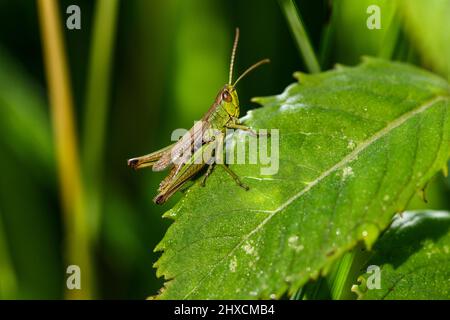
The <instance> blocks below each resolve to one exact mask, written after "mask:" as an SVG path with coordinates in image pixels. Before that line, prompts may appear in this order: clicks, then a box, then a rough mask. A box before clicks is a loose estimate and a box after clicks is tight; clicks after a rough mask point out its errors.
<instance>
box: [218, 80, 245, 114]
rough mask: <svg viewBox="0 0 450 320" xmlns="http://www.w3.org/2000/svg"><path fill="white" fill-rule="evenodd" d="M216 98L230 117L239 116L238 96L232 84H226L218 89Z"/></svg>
mask: <svg viewBox="0 0 450 320" xmlns="http://www.w3.org/2000/svg"><path fill="white" fill-rule="evenodd" d="M218 98H219V101H220V104H221V105H222V108H223V109H224V110H225V111H226V112H227V113H228V114H229V115H230V116H231V117H235V118H238V117H239V111H240V110H239V98H238V94H237V92H236V89H235V88H234V87H233V86H232V85H230V84H226V85H225V86H224V87H223V89H222V90H220V92H219V97H218Z"/></svg>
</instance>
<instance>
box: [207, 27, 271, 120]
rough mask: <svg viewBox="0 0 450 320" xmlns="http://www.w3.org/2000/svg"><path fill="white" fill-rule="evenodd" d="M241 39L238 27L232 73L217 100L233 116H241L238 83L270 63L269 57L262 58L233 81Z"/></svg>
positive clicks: (232, 59) (233, 52)
mask: <svg viewBox="0 0 450 320" xmlns="http://www.w3.org/2000/svg"><path fill="white" fill-rule="evenodd" d="M238 41H239V29H238V28H236V35H235V37H234V44H233V51H232V52H231V62H230V73H229V78H228V84H226V85H225V86H224V87H223V89H222V90H220V92H219V94H218V96H217V98H216V102H217V103H219V104H220V105H222V107H223V109H225V111H226V112H227V113H228V114H229V115H230V116H232V117H236V118H238V117H239V111H240V110H239V99H238V95H237V92H236V84H237V83H238V82H239V81H240V80H241V79H242V78H244V77H245V76H246V75H247V74H248V73H249V72H251V71H252V70H254V69H256V68H257V67H259V66H260V65H262V64H264V63H268V62H269V59H264V60H261V61H259V62H257V63H255V64H254V65H252V66H250V67H249V68H248V69H247V70H245V71H244V72H243V73H242V74H241V75H240V76H239V77H238V78H237V80H236V81H235V82H234V83H232V81H233V67H234V58H235V56H236V49H237V45H238Z"/></svg>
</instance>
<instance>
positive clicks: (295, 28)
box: [279, 0, 320, 73]
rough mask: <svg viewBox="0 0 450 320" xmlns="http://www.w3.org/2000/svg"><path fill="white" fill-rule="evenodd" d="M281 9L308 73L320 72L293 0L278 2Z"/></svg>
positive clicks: (280, 0)
mask: <svg viewBox="0 0 450 320" xmlns="http://www.w3.org/2000/svg"><path fill="white" fill-rule="evenodd" d="M279 2H280V6H281V9H282V10H283V13H284V15H285V17H286V20H287V22H288V24H289V27H290V28H291V32H292V34H293V36H294V38H295V41H296V43H297V46H298V48H299V50H300V54H301V55H302V57H303V60H304V62H305V64H306V67H307V68H308V70H309V72H311V73H317V72H320V65H319V62H318V61H317V57H316V55H315V54H314V49H313V47H312V45H311V43H310V41H309V39H308V35H307V34H306V31H305V28H304V26H303V23H302V19H301V17H300V14H299V12H298V10H297V8H296V6H295V3H294V1H293V0H279Z"/></svg>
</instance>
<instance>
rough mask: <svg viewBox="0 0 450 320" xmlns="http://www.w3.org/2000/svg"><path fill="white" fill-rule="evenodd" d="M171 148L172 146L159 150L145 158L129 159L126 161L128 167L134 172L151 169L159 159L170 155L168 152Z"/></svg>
mask: <svg viewBox="0 0 450 320" xmlns="http://www.w3.org/2000/svg"><path fill="white" fill-rule="evenodd" d="M172 148H173V144H172V145H170V146H167V147H165V148H163V149H161V150H158V151H155V152H152V153H150V154H147V155H145V156H142V157H136V158H132V159H129V160H128V161H127V163H128V166H129V167H131V168H133V169H135V170H137V169H142V168H146V167H152V166H153V165H154V164H155V163H157V162H158V161H159V160H160V159H161V157H163V156H164V155H166V154H167V153H169V154H170V151H171V149H172Z"/></svg>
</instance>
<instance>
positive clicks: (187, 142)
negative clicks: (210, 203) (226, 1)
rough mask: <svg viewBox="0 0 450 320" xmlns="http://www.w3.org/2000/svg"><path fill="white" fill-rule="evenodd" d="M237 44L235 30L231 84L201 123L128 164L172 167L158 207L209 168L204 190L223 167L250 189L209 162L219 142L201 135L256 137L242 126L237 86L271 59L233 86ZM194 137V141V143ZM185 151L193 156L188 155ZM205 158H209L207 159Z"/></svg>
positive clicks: (262, 61) (205, 176) (156, 201)
mask: <svg viewBox="0 0 450 320" xmlns="http://www.w3.org/2000/svg"><path fill="white" fill-rule="evenodd" d="M238 41H239V29H236V35H235V38H234V44H233V50H232V53H231V62H230V71H229V80H228V83H227V84H225V86H224V87H223V88H222V89H221V90H220V91H219V93H218V94H217V97H216V99H215V101H214V103H213V104H212V106H211V107H210V108H209V110H208V112H207V113H206V114H205V115H204V116H203V118H202V119H201V121H199V122H197V124H196V125H194V127H193V128H191V129H190V130H189V131H188V132H187V133H186V134H185V135H184V136H183V137H182V138H181V139H180V140H178V142H176V143H174V144H172V145H170V146H167V147H165V148H163V149H161V150H158V151H155V152H153V153H150V154H148V155H145V156H142V157H138V158H133V159H130V160H128V165H129V166H130V167H132V168H134V169H141V168H145V167H152V170H153V171H162V170H164V169H166V168H169V167H171V170H170V172H169V175H168V176H167V177H166V178H165V179H164V180H163V181H162V182H161V183H160V185H159V188H158V192H159V193H158V195H157V196H156V197H155V198H154V199H153V201H154V202H155V203H156V204H163V203H164V202H166V201H167V199H169V198H170V197H171V196H172V195H173V194H174V193H175V192H177V191H178V190H179V189H180V188H181V187H182V186H183V185H184V184H185V183H186V182H187V181H189V180H190V179H191V178H192V177H194V176H195V175H197V173H198V172H200V171H201V170H202V169H203V168H204V167H205V166H208V169H207V171H206V173H205V174H204V176H203V179H202V181H201V185H202V186H204V185H205V182H206V179H207V178H208V176H209V175H210V174H211V172H212V170H213V168H214V166H215V164H220V166H222V167H223V168H224V169H225V171H226V172H227V173H228V174H229V175H230V176H231V177H232V178H233V179H234V181H235V182H236V183H237V184H238V185H239V186H240V187H242V188H243V189H245V190H248V189H249V188H248V186H246V185H245V184H244V183H242V181H241V180H240V179H239V177H238V176H237V175H236V174H235V173H234V172H233V171H232V170H231V169H230V168H229V167H228V166H227V165H226V164H223V163H218V161H214V162H211V161H210V160H211V159H212V158H213V155H214V156H218V155H217V154H216V152H217V150H215V146H216V145H217V144H216V143H217V141H215V140H216V136H214V135H213V136H211V135H210V136H208V135H205V134H199V132H200V133H202V132H204V131H205V130H209V131H211V130H214V131H215V132H218V133H219V136H221V137H223V134H225V132H226V130H227V129H240V130H246V131H249V132H250V133H252V134H255V133H254V132H253V131H252V130H251V129H250V128H249V127H247V126H245V125H243V124H241V123H240V122H239V113H240V108H239V99H238V95H237V92H236V84H237V83H238V82H239V81H240V80H241V79H242V78H244V77H245V76H246V75H247V74H248V73H249V72H251V71H252V70H254V69H255V68H257V67H259V66H260V65H262V64H265V63H268V62H270V61H269V59H264V60H261V61H259V62H257V63H255V64H253V65H252V66H250V67H249V68H248V69H247V70H245V71H244V72H243V73H242V74H241V75H240V76H239V77H238V79H237V80H236V81H235V82H234V83H232V80H233V66H234V60H235V55H236V49H237V45H238ZM192 137H195V138H194V139H192ZM222 139H223V138H222ZM222 141H223V140H222ZM196 147H197V148H196ZM186 150H189V151H190V152H189V153H186V152H185V151H186ZM205 154H206V155H207V156H206V159H205V156H204V155H205Z"/></svg>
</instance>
